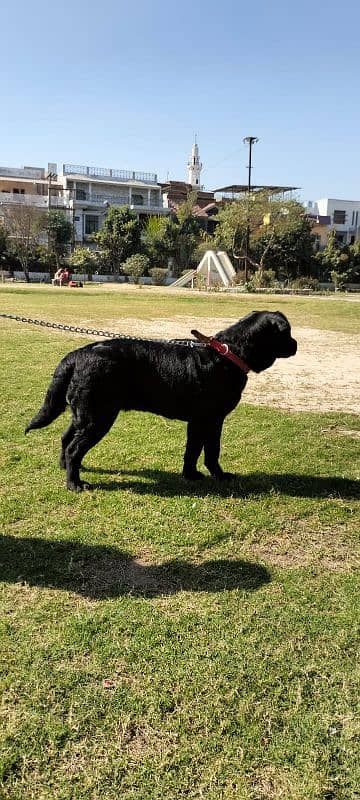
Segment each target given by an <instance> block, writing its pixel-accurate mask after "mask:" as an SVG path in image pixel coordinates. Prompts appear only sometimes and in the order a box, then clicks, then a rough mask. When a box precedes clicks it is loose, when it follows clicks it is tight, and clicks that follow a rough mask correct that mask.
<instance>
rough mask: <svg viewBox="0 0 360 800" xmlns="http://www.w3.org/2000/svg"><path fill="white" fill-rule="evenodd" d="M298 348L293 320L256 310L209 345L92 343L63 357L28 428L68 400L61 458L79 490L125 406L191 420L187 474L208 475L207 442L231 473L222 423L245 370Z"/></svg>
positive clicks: (214, 459) (217, 471) (211, 466)
mask: <svg viewBox="0 0 360 800" xmlns="http://www.w3.org/2000/svg"><path fill="white" fill-rule="evenodd" d="M219 343H222V345H221V344H219ZM224 343H226V344H227V345H228V348H230V351H229V352H228V353H224V354H221V353H220V352H217V350H218V351H219V348H220V350H221V348H222V349H223V350H224V351H227V350H228V348H227V347H226V346H225V347H224ZM213 348H214V349H213ZM296 349H297V343H296V341H295V339H293V338H292V337H291V330H290V325H289V323H288V320H287V319H286V317H285V316H284V315H283V314H281V313H280V312H278V311H276V312H270V311H253V312H252V313H251V314H248V315H247V316H246V317H244V318H243V319H241V320H240V321H239V322H237V323H236V324H235V325H232V326H231V327H230V328H227V329H226V330H224V331H220V333H218V334H217V335H216V337H215V339H212V340H210V346H209V344H205V345H204V344H199V343H197V342H194V341H191V340H184V341H177V342H176V341H173V342H171V341H170V342H162V341H148V340H140V339H126V338H124V339H113V340H112V341H109V342H98V343H96V344H89V345H86V347H82V348H80V349H79V350H75V351H73V352H72V353H68V355H67V356H65V358H64V359H63V360H62V361H61V362H60V364H59V365H58V367H57V369H56V370H55V373H54V377H53V380H52V383H51V385H50V386H49V389H48V391H47V394H46V397H45V400H44V404H43V406H42V408H41V409H40V410H39V412H38V413H37V414H36V415H35V417H34V418H33V419H32V420H31V422H30V423H29V425H28V427H27V428H26V431H25V433H27V432H28V431H29V430H31V429H33V428H43V427H45V426H46V425H49V423H50V422H52V421H53V420H54V419H56V417H58V416H59V415H60V414H61V413H62V412H63V411H64V410H65V407H66V404H67V403H68V404H69V406H70V408H71V411H72V422H71V424H70V426H69V428H68V429H67V431H66V432H65V433H64V434H63V436H62V450H61V456H60V465H61V467H63V468H64V469H66V474H67V486H68V488H69V489H72V490H75V491H77V492H79V491H81V490H82V489H84V488H87V487H86V484H84V483H83V482H82V481H81V480H80V476H79V470H80V467H81V462H82V459H83V458H84V456H85V454H86V453H87V452H88V450H90V448H91V447H94V445H95V444H97V442H99V441H100V439H102V437H103V436H104V435H105V434H106V433H107V431H108V430H109V429H110V428H111V426H112V424H113V422H114V421H115V419H116V417H117V415H118V413H119V411H120V410H124V411H128V410H130V409H135V410H137V411H151V412H152V413H154V414H161V415H162V416H164V417H169V418H170V419H181V420H185V422H187V443H186V449H185V456H184V467H183V475H184V477H185V478H188V479H190V480H196V479H197V478H200V477H202V475H201V473H200V472H198V471H197V468H196V467H197V461H198V458H199V456H200V453H201V451H202V449H203V448H204V451H205V465H206V467H207V469H208V470H209V472H210V473H211V475H213V476H214V478H218V479H220V480H221V479H223V478H226V477H229V475H228V474H226V473H224V472H223V470H222V469H221V466H220V464H219V453H220V437H221V429H222V425H223V422H224V419H225V417H226V416H227V414H229V412H230V411H232V410H233V409H234V408H235V406H236V405H237V404H238V402H239V400H240V397H241V393H242V391H243V389H244V387H245V385H246V382H247V377H246V373H247V372H248V371H249V370H253V371H254V372H262V370H264V369H267V368H268V367H270V366H271V365H272V364H273V363H274V361H275V359H276V358H288V357H289V356H293V355H295V353H296ZM232 358H233V360H230V359H232ZM234 361H235V362H236V363H234Z"/></svg>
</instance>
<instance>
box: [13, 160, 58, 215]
mask: <svg viewBox="0 0 360 800" xmlns="http://www.w3.org/2000/svg"><path fill="white" fill-rule="evenodd" d="M20 204H21V205H30V206H34V207H36V208H39V209H42V208H43V209H48V208H49V206H50V207H54V208H62V209H64V210H65V211H70V210H71V195H70V193H69V192H66V191H64V186H63V183H62V181H60V180H59V178H58V176H57V174H56V164H48V168H47V170H46V169H45V167H0V207H1V205H4V206H5V205H10V206H11V205H20Z"/></svg>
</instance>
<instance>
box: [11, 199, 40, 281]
mask: <svg viewBox="0 0 360 800" xmlns="http://www.w3.org/2000/svg"><path fill="white" fill-rule="evenodd" d="M2 212H3V216H4V227H5V231H6V234H7V237H8V243H9V245H8V248H9V251H10V253H11V254H12V255H14V256H15V257H16V258H18V259H19V262H20V265H21V268H22V270H23V272H24V275H25V279H26V280H27V281H28V282H29V281H30V275H29V264H30V262H31V260H32V259H33V258H34V257H35V255H36V249H37V246H38V244H39V241H40V239H41V236H42V235H43V233H44V230H45V227H46V220H45V218H44V214H43V212H41V211H40V210H39V209H38V208H34V206H30V205H26V204H24V205H14V206H3V208H2Z"/></svg>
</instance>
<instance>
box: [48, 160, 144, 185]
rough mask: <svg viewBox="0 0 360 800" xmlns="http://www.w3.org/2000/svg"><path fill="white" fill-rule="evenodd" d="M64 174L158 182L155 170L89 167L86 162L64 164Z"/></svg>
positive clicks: (103, 178)
mask: <svg viewBox="0 0 360 800" xmlns="http://www.w3.org/2000/svg"><path fill="white" fill-rule="evenodd" d="M63 174H64V175H81V176H85V177H89V178H101V179H102V180H106V178H108V179H110V180H112V181H114V180H115V181H142V182H143V183H157V175H156V173H155V172H135V171H133V170H126V169H110V168H108V167H88V166H86V165H84V164H63Z"/></svg>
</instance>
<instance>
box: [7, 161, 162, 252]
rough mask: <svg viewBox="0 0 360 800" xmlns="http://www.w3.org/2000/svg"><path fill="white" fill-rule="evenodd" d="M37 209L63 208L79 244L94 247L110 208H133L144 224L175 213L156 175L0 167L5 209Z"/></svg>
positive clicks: (66, 166)
mask: <svg viewBox="0 0 360 800" xmlns="http://www.w3.org/2000/svg"><path fill="white" fill-rule="evenodd" d="M19 204H21V205H23V204H27V205H31V206H34V207H36V208H39V209H44V210H47V209H49V208H56V209H62V210H64V211H65V212H66V214H67V216H68V217H69V218H70V219H71V221H72V222H73V223H74V242H73V243H74V244H87V245H89V246H91V244H92V242H91V237H92V234H94V233H96V232H97V231H98V230H100V228H101V227H102V224H103V221H104V217H105V214H106V211H107V209H108V208H109V206H122V205H128V206H130V208H131V209H132V210H133V211H134V212H135V214H136V215H137V217H138V218H139V219H140V220H143V219H146V217H148V216H152V215H160V214H169V213H170V209H168V208H164V205H163V197H162V187H161V185H160V184H159V183H158V181H157V176H156V175H155V173H148V172H133V171H131V172H129V171H126V170H119V169H104V168H102V167H88V166H82V165H72V164H64V165H63V169H62V173H61V174H57V165H56V164H48V168H47V169H45V168H44V167H0V216H1V206H2V205H4V206H8V205H12V206H14V205H19Z"/></svg>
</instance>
